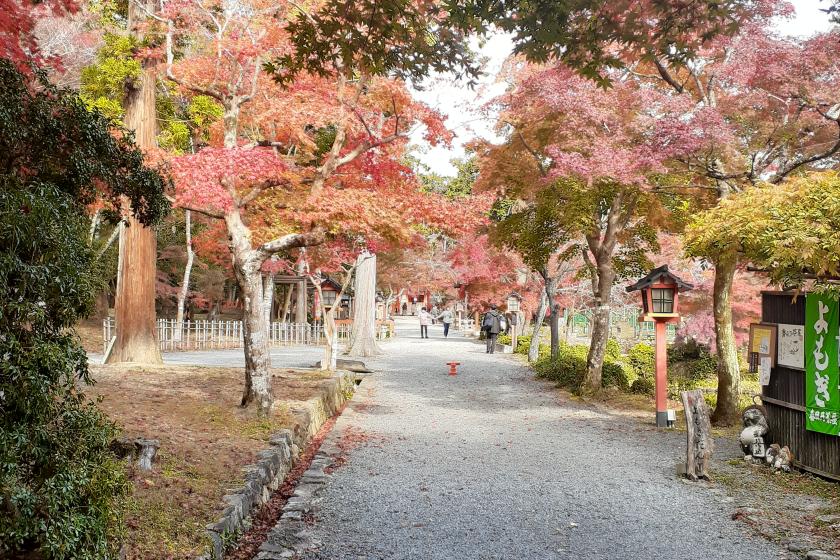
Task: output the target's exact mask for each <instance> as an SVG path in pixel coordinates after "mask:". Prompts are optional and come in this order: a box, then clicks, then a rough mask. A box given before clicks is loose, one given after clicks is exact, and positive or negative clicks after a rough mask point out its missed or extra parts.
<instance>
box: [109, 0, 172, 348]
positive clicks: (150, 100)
mask: <svg viewBox="0 0 840 560" xmlns="http://www.w3.org/2000/svg"><path fill="white" fill-rule="evenodd" d="M146 4H147V6H146V9H147V10H150V11H154V2H147V3H146ZM128 10H129V12H128V19H129V29H131V30H132V33H133V34H134V36H135V37H136V38H138V39H141V40H142V31H140V29H141V26H142V20H143V19H145V16H144V15H143V11H142V10H140V9H139V8H138V7H137V6H136V5H135V4H134V3H133V2H129V3H128ZM153 65H154V64H153V62H151V61H148V62H144V63H143V71H142V72H141V74H140V77H139V78H138V80H137V82H136V83H135V84H134V85H133V86H131V87H129V88H128V90H127V91H126V95H125V99H124V103H123V104H124V107H125V117H124V119H123V121H124V123H125V126H126V128H127V129H129V130H133V131H134V138H135V141H136V142H137V145H138V146H139V147H140V148H142V149H149V148H154V147H155V145H156V141H155V133H156V119H157V113H156V108H155V74H154V70H153ZM127 226H128V227H125V228H123V229H122V232H121V236H120V255H119V270H118V271H117V278H118V281H117V293H116V305H115V315H116V323H117V333H116V335H117V340H116V342H115V343H114V346H113V349H112V351H111V354H110V355H109V357H108V363H119V362H133V363H151V364H161V363H163V360H162V359H161V355H160V347H159V346H158V337H157V325H156V316H155V276H156V265H157V244H156V239H155V231H154V229H152V228H147V227H145V226H143V225H142V224H141V223H140V222H139V221H137V220H136V219H135V218H134V216H133V215H129V217H128V224H127Z"/></svg>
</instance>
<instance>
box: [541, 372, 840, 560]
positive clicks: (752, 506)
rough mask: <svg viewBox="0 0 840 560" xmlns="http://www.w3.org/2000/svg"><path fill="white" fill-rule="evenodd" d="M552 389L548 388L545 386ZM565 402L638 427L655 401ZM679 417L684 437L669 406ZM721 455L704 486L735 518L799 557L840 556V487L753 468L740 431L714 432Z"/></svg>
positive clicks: (621, 396)
mask: <svg viewBox="0 0 840 560" xmlns="http://www.w3.org/2000/svg"><path fill="white" fill-rule="evenodd" d="M546 385H547V386H548V385H549V384H546ZM556 390H558V391H559V392H560V393H562V395H563V397H564V398H566V399H571V400H576V401H578V402H582V403H585V404H587V405H589V406H592V407H594V408H596V409H598V410H601V411H604V412H609V413H610V414H614V415H618V416H622V417H625V418H627V419H628V420H629V421H632V422H634V423H638V424H650V423H651V422H652V418H653V416H652V415H653V412H652V411H653V410H654V403H653V399H652V398H651V397H647V396H643V395H628V394H626V393H620V392H618V391H612V390H605V391H602V392H601V393H599V394H597V395H596V396H595V397H592V398H587V399H583V398H581V397H578V396H575V395H572V394H570V393H568V392H566V391H563V390H560V389H556ZM668 406H669V407H670V408H674V409H675V410H676V411H677V422H676V424H675V426H674V429H675V430H677V431H679V432H684V431H685V417H684V415H683V412H682V404H681V403H679V402H676V401H671V400H669V401H668ZM712 431H713V433H714V435H715V439H716V446H717V447H718V449H719V451H717V452H716V455H715V456H714V459H713V463H712V470H711V472H712V481H711V482H700V483H692V484H702V485H704V486H707V487H708V488H709V490H710V491H711V492H713V493H715V494H718V495H720V496H721V499H722V500H723V501H725V502H727V503H731V504H732V506H733V508H734V513H733V518H734V519H738V520H740V521H741V522H743V523H746V524H747V525H749V526H750V527H751V528H752V529H753V530H754V531H756V532H757V533H759V534H760V535H762V536H763V537H765V538H766V539H768V540H771V541H773V542H776V543H779V544H780V545H782V546H785V547H787V548H788V549H789V550H790V551H791V553H793V555H794V557H796V556H799V555H803V554H805V553H807V552H809V551H812V550H822V551H826V552H830V553H833V554H835V555H838V554H840V483H837V482H834V481H828V480H824V479H821V478H819V477H817V476H814V475H812V474H810V473H807V472H799V471H794V472H791V473H784V472H775V471H773V470H772V469H771V468H769V467H768V466H766V465H763V464H758V465H755V464H749V463H746V462H745V461H743V459H741V458H736V459H728V460H727V459H726V456H727V455H728V456H730V457H731V456H732V455H733V454H737V452H734V453H733V449H735V448H736V447H737V443H736V442H737V438H738V434H739V433H740V431H741V426H740V425H736V426H731V427H727V428H713V430H712Z"/></svg>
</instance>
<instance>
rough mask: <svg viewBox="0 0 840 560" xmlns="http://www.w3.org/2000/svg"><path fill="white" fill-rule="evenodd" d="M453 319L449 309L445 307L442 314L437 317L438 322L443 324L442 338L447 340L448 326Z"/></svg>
mask: <svg viewBox="0 0 840 560" xmlns="http://www.w3.org/2000/svg"><path fill="white" fill-rule="evenodd" d="M453 317H454V315H453V314H452V308H451V307H447V308H446V309H444V310H443V313H441V314H440V315H438V316H437V318H438V319H440V322H441V323H443V338H449V325H451V324H452V318H453Z"/></svg>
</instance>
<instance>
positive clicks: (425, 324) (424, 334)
mask: <svg viewBox="0 0 840 560" xmlns="http://www.w3.org/2000/svg"><path fill="white" fill-rule="evenodd" d="M418 317H419V319H420V338H429V325H431V324H432V314H431V313H429V312H428V311H426V308H425V307H423V308H422V309H420V313H419V314H418Z"/></svg>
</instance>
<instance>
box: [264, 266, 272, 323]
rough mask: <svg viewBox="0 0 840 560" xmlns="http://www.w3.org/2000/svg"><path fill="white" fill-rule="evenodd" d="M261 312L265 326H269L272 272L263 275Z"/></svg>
mask: <svg viewBox="0 0 840 560" xmlns="http://www.w3.org/2000/svg"><path fill="white" fill-rule="evenodd" d="M262 280H263V313H265V324H266V328H269V329H270V328H271V310H272V308H273V307H274V273H273V272H272V273H269V274H268V275H266V276H264V277H263V279H262Z"/></svg>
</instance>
